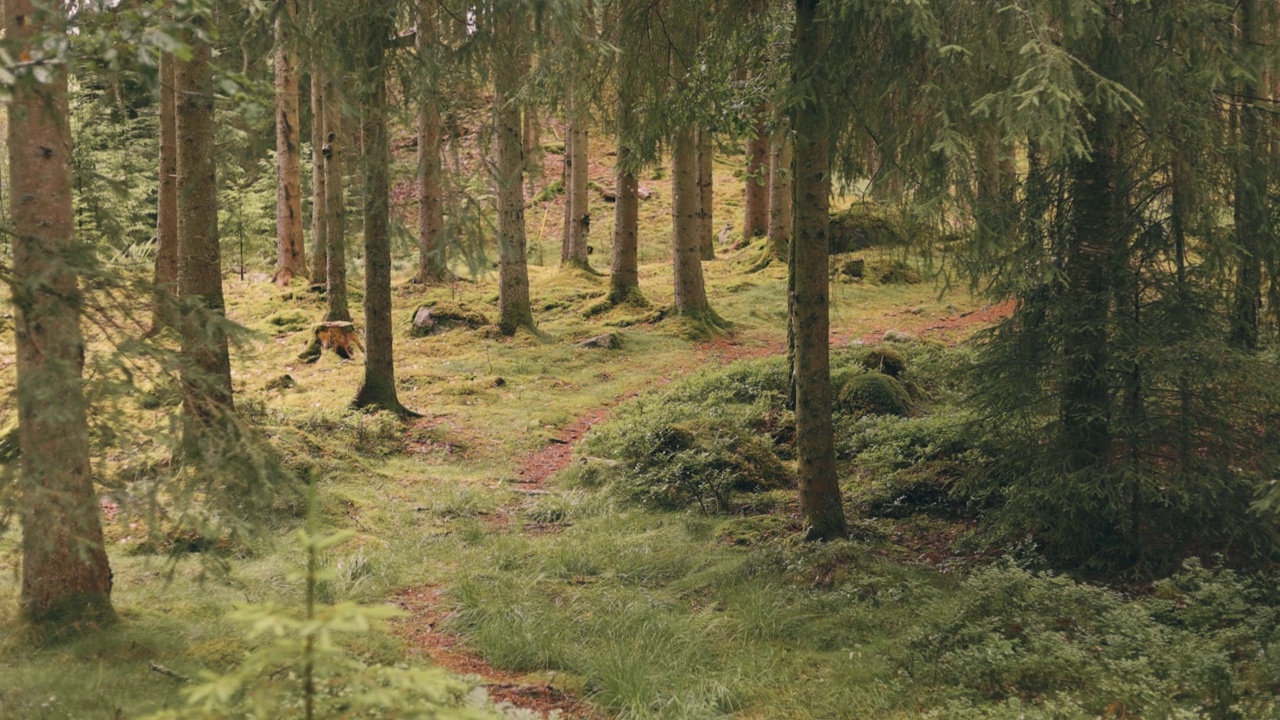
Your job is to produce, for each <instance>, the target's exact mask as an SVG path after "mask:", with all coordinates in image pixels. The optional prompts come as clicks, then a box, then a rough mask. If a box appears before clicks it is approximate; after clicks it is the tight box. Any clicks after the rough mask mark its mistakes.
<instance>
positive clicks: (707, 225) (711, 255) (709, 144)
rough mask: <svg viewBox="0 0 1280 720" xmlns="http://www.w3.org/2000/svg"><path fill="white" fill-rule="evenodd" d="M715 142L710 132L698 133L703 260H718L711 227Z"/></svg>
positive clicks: (701, 248) (700, 227) (699, 203)
mask: <svg viewBox="0 0 1280 720" xmlns="http://www.w3.org/2000/svg"><path fill="white" fill-rule="evenodd" d="M714 160H715V142H714V140H713V138H712V137H711V132H710V131H709V130H699V131H698V248H699V252H700V254H701V257H702V259H703V260H715V259H716V242H715V231H714V228H712V227H711V224H712V222H713V220H712V217H713V211H714V209H715V207H714V206H715V177H714V174H715V168H714V163H713V161H714Z"/></svg>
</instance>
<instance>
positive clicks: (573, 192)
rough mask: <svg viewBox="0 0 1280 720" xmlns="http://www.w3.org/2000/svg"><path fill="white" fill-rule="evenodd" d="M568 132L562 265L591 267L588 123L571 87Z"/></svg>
mask: <svg viewBox="0 0 1280 720" xmlns="http://www.w3.org/2000/svg"><path fill="white" fill-rule="evenodd" d="M568 103H569V106H568V108H567V112H568V115H569V128H568V133H569V136H570V142H568V143H566V145H565V159H566V160H565V161H566V163H568V164H567V165H565V167H566V168H567V170H566V175H567V177H566V184H565V203H566V206H567V207H568V219H569V235H568V240H569V243H568V246H567V247H566V248H565V249H564V252H563V256H562V258H561V265H563V266H565V267H571V268H578V269H580V270H590V269H591V264H590V259H589V258H588V257H587V244H588V238H589V236H590V231H591V202H590V198H589V197H588V195H587V192H588V190H587V182H588V174H587V171H588V170H589V169H590V168H589V165H588V155H587V148H588V138H587V124H586V122H585V121H584V119H583V117H582V113H581V112H580V111H579V108H578V100H577V98H575V97H574V94H573V91H572V90H570V92H569V99H568Z"/></svg>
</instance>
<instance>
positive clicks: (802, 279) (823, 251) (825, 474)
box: [748, 0, 845, 540]
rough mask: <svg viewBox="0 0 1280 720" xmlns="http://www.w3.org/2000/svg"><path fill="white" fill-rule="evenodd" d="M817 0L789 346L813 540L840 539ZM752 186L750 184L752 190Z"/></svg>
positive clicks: (803, 494)
mask: <svg viewBox="0 0 1280 720" xmlns="http://www.w3.org/2000/svg"><path fill="white" fill-rule="evenodd" d="M821 7H822V3H821V0H796V24H795V45H794V47H793V52H794V58H795V59H794V61H793V62H794V63H795V70H794V79H793V82H794V84H795V86H796V87H797V88H804V89H805V92H802V93H798V97H800V98H801V99H800V100H799V101H798V103H797V104H796V106H795V109H794V113H795V114H794V124H795V129H796V140H795V170H796V175H795V209H794V215H795V238H794V240H793V246H794V249H793V253H794V254H793V258H794V259H793V263H794V266H793V268H792V273H793V277H794V290H793V291H792V297H791V327H792V329H793V332H794V338H795V340H794V342H795V350H794V354H795V367H794V371H793V378H794V382H795V393H796V459H797V461H798V463H797V474H798V477H799V485H800V512H801V513H802V514H803V515H804V517H805V521H806V522H807V523H808V525H809V537H810V538H811V539H823V540H827V539H831V538H836V537H841V536H843V535H844V534H845V517H844V508H843V506H842V505H841V502H840V485H839V481H838V478H837V477H836V456H835V442H834V432H833V429H832V422H831V356H830V353H831V348H830V340H829V338H828V334H829V333H830V323H831V319H830V305H829V302H828V301H829V295H828V289H829V288H828V276H827V275H828V274H827V263H828V259H827V258H828V251H829V245H828V237H827V233H828V224H829V222H830V219H829V213H830V202H831V158H830V149H829V147H828V143H829V140H828V132H829V128H828V126H827V108H826V107H824V105H825V103H826V96H827V95H826V82H825V81H826V71H825V63H826V60H825V58H824V55H825V54H826V49H827V43H828V38H827V33H828V30H827V29H826V27H825V25H824V24H823V22H822V19H821ZM750 184H751V182H750V181H749V182H748V185H750Z"/></svg>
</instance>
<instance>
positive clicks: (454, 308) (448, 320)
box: [409, 302, 489, 337]
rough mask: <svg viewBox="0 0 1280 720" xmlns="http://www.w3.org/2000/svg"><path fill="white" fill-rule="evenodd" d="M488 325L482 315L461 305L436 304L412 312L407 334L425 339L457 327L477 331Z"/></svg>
mask: <svg viewBox="0 0 1280 720" xmlns="http://www.w3.org/2000/svg"><path fill="white" fill-rule="evenodd" d="M488 324H489V318H487V317H485V315H484V313H481V312H478V311H476V310H472V309H471V308H469V307H467V306H466V305H464V304H462V303H449V302H438V303H435V304H433V305H420V306H419V307H418V309H417V310H415V311H414V313H413V323H412V325H411V327H410V330H409V334H410V335H412V336H413V337H425V336H427V335H434V334H435V333H438V332H443V331H445V330H450V329H452V328H457V327H461V328H466V329H468V330H478V329H479V328H482V327H484V326H485V325H488Z"/></svg>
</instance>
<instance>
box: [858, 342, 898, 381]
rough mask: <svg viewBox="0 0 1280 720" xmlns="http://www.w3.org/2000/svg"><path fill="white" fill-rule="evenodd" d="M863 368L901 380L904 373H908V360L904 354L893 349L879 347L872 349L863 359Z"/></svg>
mask: <svg viewBox="0 0 1280 720" xmlns="http://www.w3.org/2000/svg"><path fill="white" fill-rule="evenodd" d="M862 367H864V368H866V369H868V370H870V371H871V372H877V373H880V374H882V375H888V376H889V377H891V378H895V379H897V378H901V377H902V373H904V372H906V370H907V359H906V358H904V357H903V356H902V353H900V352H898V351H897V350H894V349H893V348H887V347H877V348H872V349H871V350H870V352H868V353H867V354H866V355H865V356H864V357H863V358H862Z"/></svg>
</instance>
